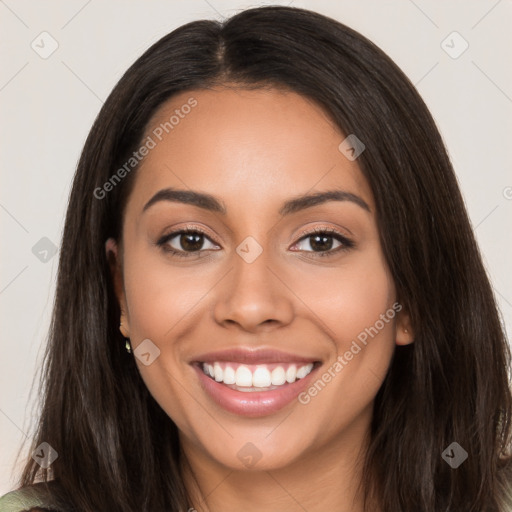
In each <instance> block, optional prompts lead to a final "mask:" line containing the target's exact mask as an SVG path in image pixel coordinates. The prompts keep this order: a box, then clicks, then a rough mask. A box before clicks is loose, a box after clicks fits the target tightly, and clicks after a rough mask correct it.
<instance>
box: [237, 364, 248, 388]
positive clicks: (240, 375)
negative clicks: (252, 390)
mask: <svg viewBox="0 0 512 512" xmlns="http://www.w3.org/2000/svg"><path fill="white" fill-rule="evenodd" d="M235 384H236V385H237V386H247V387H249V386H252V372H251V370H249V368H247V366H239V367H238V368H237V369H236V372H235Z"/></svg>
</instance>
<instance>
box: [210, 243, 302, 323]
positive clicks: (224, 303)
mask: <svg viewBox="0 0 512 512" xmlns="http://www.w3.org/2000/svg"><path fill="white" fill-rule="evenodd" d="M265 253H266V251H263V253H262V254H261V255H260V256H259V257H258V258H257V259H256V260H255V261H253V262H252V263H248V262H247V261H245V260H244V259H243V258H241V257H240V256H238V254H235V255H234V256H233V268H232V270H231V271H230V272H229V273H228V275H227V276H226V277H225V278H224V279H223V280H222V282H221V283H219V286H218V288H217V296H216V302H215V306H214V317H215V320H216V322H217V323H219V324H220V325H222V326H223V327H231V328H233V327H235V326H236V327H238V328H239V329H242V330H244V331H247V332H261V331H268V330H273V329H275V328H279V327H283V326H285V325H288V324H289V323H290V322H291V321H292V319H293V315H294V307H293V297H294V295H293V292H292V291H291V290H290V288H289V287H288V286H287V285H286V276H284V275H283V272H282V271H281V272H280V271H279V269H278V268H277V266H276V265H272V264H271V262H270V261H269V258H267V257H266V255H265Z"/></svg>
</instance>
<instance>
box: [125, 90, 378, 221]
mask: <svg viewBox="0 0 512 512" xmlns="http://www.w3.org/2000/svg"><path fill="white" fill-rule="evenodd" d="M148 137H149V138H150V139H151V140H152V143H151V144H150V145H151V146H152V148H151V149H150V150H149V151H148V153H147V155H146V156H145V157H144V159H143V161H142V164H141V166H140V167H139V169H138V171H137V176H136V180H135V187H134V189H133V193H132V196H133V197H132V199H131V200H130V202H132V203H133V204H135V205H136V206H138V208H139V209H141V208H142V207H143V203H144V202H145V201H147V200H148V199H149V197H151V196H152V195H153V194H155V193H156V192H158V190H161V189H163V188H166V187H177V188H181V189H194V190H200V191H204V192H208V193H209V194H212V195H215V196H218V197H221V198H222V199H223V202H224V203H225V204H226V205H227V206H228V210H231V211H232V213H233V214H236V213H237V212H236V211H235V210H237V209H240V208H241V207H242V206H243V208H244V209H247V208H258V209H259V210H260V211H261V209H265V208H272V207H273V205H274V204H280V203H282V202H283V201H284V200H286V199H287V198H289V197H290V196H294V195H300V194H304V193H306V192H311V191H315V190H324V189H329V188H333V187H337V188H342V189H343V190H346V191H348V192H352V193H354V194H357V195H359V196H361V197H363V199H364V200H365V201H366V202H367V203H368V204H369V205H370V206H371V207H372V206H373V201H372V195H371V191H370V188H369V186H368V184H367V182H366V180H365V178H364V177H363V175H362V173H361V171H360V170H359V167H358V165H357V161H350V160H348V159H347V158H346V156H345V155H344V154H343V153H342V152H341V151H340V150H339V149H338V147H339V145H340V143H341V142H342V141H343V140H344V139H345V135H344V134H343V133H341V131H340V130H339V129H338V127H337V126H336V125H335V124H334V123H333V121H332V120H331V119H330V117H329V116H328V115H327V113H326V112H325V111H324V110H323V109H322V108H321V107H320V106H319V105H317V104H316V103H314V102H313V101H311V100H309V99H308V98H305V97H303V96H301V95H299V94H296V93H294V92H288V91H282V90H277V89H256V90H247V89H231V88H219V89H214V90H194V91H187V92H183V93H180V94H179V95H176V96H174V97H173V98H171V99H170V100H168V101H167V102H166V103H164V104H163V105H162V106H161V107H160V108H159V109H158V111H157V112H156V114H155V115H154V116H153V118H152V119H151V120H150V122H149V123H148V127H147V129H146V133H145V136H144V139H145V140H149V139H148ZM372 210H373V208H372Z"/></svg>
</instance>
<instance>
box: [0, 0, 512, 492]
mask: <svg viewBox="0 0 512 512" xmlns="http://www.w3.org/2000/svg"><path fill="white" fill-rule="evenodd" d="M263 3H266V4H267V3H268V4H269V3H281V4H284V5H294V6H297V7H306V8H308V9H312V10H316V11H318V12H320V13H323V14H327V15H329V16H331V17H333V18H335V19H338V20H339V21H341V22H343V23H345V24H347V25H349V26H351V27H352V28H355V29H356V30H358V31H360V32H361V33H363V34H364V35H366V36H367V37H368V38H370V39H371V40H373V41H374V42H375V43H376V44H377V45H379V46H380V47H381V48H382V49H383V50H384V51H386V52H387V53H388V54H389V55H390V56H391V57H392V58H393V59H394V60H395V61H396V62H397V63H398V64H399V65H400V66H401V67H402V69H403V70H404V71H405V73H406V74H407V75H408V76H409V77H410V79H411V80H412V81H413V82H414V83H415V84H416V85H417V87H418V90H419V92H420V93H421V95H422V96H423V98H424V99H425V101H426V103H427V105H428V106H429V108H430V109H431V112H432V113H433V115H434V117H435V119H436V121H437V123H438V126H439V128H440V130H441V133H442V134H443V137H444V139H445V141H446V144H447V146H448V149H449V152H450V155H451V158H452V161H453V164H454V166H455V169H456V171H457V174H458V177H459V180H460V184H461V188H462V191H463V194H464V196H465V199H466V202H467V206H468V209H469V213H470V216H471V219H472V222H473V225H474V228H475V230H476V234H477V237H478V240H479V242H480V245H481V249H482V253H483V256H484V258H485V261H486V264H487V267H488V270H489V273H490V275H491V278H492V281H493V284H494V288H495V291H496V296H497V298H498V301H499V304H500V307H501V310H502V313H503V318H504V321H505V322H506V325H507V329H508V333H509V338H510V332H511V327H512V273H511V272H510V262H511V261H512V241H511V233H512V215H511V213H512V175H511V172H510V170H511V168H512V166H511V163H512V149H511V147H512V142H511V140H510V138H511V135H512V67H511V66H510V63H511V49H512V31H511V30H510V27H511V21H512V2H511V1H510V0H489V1H487V0H479V1H476V0H472V1H468V0H458V1H455V0H451V1H446V2H441V1H436V0H414V1H412V0H392V1H391V0H388V1H383V0H358V1H356V0H351V1H346V0H337V1H334V0H330V1H329V0H320V1H299V0H295V1H292V2H290V1H289V0H288V1H287V2H262V3H248V2H239V1H235V0H233V1H231V0H208V1H206V0H194V1H190V0H187V1H184V0H181V1H169V0H167V1H142V0H137V1H123V2H121V1H119V0H104V1H101V2H100V1H98V0H89V1H87V0H69V1H66V2H64V1H61V2H57V1H46V2H44V3H43V2H37V1H35V0H33V1H27V0H25V1H23V0H20V1H16V0H5V1H0V20H1V21H0V24H1V31H0V42H1V45H0V51H1V54H0V59H1V62H0V70H1V71H0V120H1V121H0V130H1V132H0V140H1V141H2V143H1V151H0V173H1V176H0V183H1V188H0V232H1V235H2V239H1V240H2V241H1V244H0V251H1V255H0V257H1V261H2V265H1V267H0V269H1V270H0V315H1V316H0V325H1V357H0V454H1V456H0V494H3V493H5V492H7V491H8V490H10V489H12V488H13V486H14V484H15V481H14V475H13V469H14V463H15V458H16V454H17V450H18V448H19V446H20V444H21V443H22V441H24V440H26V439H27V438H28V436H30V435H31V433H32V422H33V421H34V419H35V415H34V411H35V406H36V405H37V400H38V388H37V383H36V384H35V385H34V388H33V390H32V394H30V388H31V384H32V381H33V376H34V374H35V371H36V368H37V366H38V362H39V361H40V359H41V355H42V348H43V345H44V340H45V336H46V332H47V328H48V324H49V317H50V313H51V307H52V301H53V295H54V285H55V277H56V271H57V260H58V255H57V254H55V255H54V256H53V257H52V252H51V250H50V249H51V247H52V244H53V245H54V246H55V249H56V250H58V246H59V244H60V235H61V230H62V227H63V218H64V213H65V208H66V202H67V195H68V192H69V187H70V183H71V179H72V176H73V172H74V168H75V166H76V162H77V159H78V156H79V153H80V150H81V148H82V145H83V143H84V141H85V137H86V135H87V133H88V131H89V129H90V127H91V124H92V122H93V120H94V118H95V116H96V115H97V113H98V111H99V109H100V107H101V105H102V102H103V101H104V100H105V98H106V97H107V95H108V94H109V92H110V90H111V89H112V87H113V86H114V85H115V83H116V82H117V80H118V79H119V78H120V76H121V74H122V73H123V72H124V71H125V70H126V69H127V68H128V66H129V65H130V64H131V63H132V62H133V61H134V60H135V59H136V58H137V57H138V56H139V55H140V54H141V53H142V52H143V51H144V50H145V49H146V48H148V47H149V46H150V45H151V44H152V43H153V42H155V41H156V40H157V39H159V38H160V37H161V36H163V35H164V34H166V33H168V32H170V31H171V30H172V29H174V28H176V27H178V26H179V25H182V24H184V23H186V22H188V21H192V20H196V19H204V18H211V19H219V20H220V19H222V18H223V17H227V16H230V15H231V14H234V13H235V12H237V11H239V10H241V9H244V8H247V7H253V6H257V5H262V4H263ZM44 31H46V32H48V34H50V36H47V35H44V36H40V34H41V33H42V32H44ZM453 31H456V32H458V33H459V34H460V36H462V38H463V39H461V38H460V37H459V36H457V35H455V36H454V35H451V36H450V37H448V39H446V38H447V36H449V35H450V34H452V32H453ZM42 37H43V38H45V39H44V40H43V42H41V38H42ZM53 40H55V41H56V42H53ZM443 41H445V43H444V44H443V45H444V49H443V47H442V45H441V43H442V42H443ZM464 41H466V42H467V44H469V47H468V48H467V50H466V51H465V52H464V53H462V54H461V55H460V56H459V57H458V58H452V57H450V55H448V53H447V52H446V51H445V50H447V51H448V52H451V53H452V55H455V54H457V53H459V52H460V51H461V50H462V49H463V48H464V46H465V44H466V43H464ZM31 44H33V46H34V49H33V48H32V47H31ZM52 44H54V45H56V44H58V48H57V49H56V51H55V52H54V53H53V54H52V55H50V56H48V57H47V58H45V59H44V58H42V57H41V56H40V53H42V52H44V51H49V50H51V49H52V46H51V45H52ZM35 50H37V51H38V52H39V53H37V52H36V51H35ZM44 237H46V238H47V239H48V240H49V241H48V240H43V241H40V240H41V239H42V238H44ZM34 246H35V247H36V249H34V252H35V253H36V254H34V252H33V247H34ZM44 250H47V251H48V252H46V253H44ZM45 259H46V260H47V261H45Z"/></svg>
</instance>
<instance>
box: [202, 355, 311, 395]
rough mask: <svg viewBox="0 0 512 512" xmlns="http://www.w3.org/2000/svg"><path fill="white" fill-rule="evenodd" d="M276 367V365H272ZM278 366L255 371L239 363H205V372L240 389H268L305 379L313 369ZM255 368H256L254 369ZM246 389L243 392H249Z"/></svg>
mask: <svg viewBox="0 0 512 512" xmlns="http://www.w3.org/2000/svg"><path fill="white" fill-rule="evenodd" d="M272 366H274V365H272ZM285 367H286V365H283V366H277V367H275V368H273V370H270V369H269V368H268V367H267V365H264V364H263V365H257V366H256V367H255V369H254V371H251V369H250V368H249V367H248V366H245V365H243V364H239V363H220V362H214V363H213V364H210V363H203V364H202V369H203V372H204V373H205V374H206V375H208V376H210V377H211V378H212V379H215V381H216V382H223V383H224V384H229V385H236V386H237V387H240V388H242V387H243V388H268V387H270V386H282V385H283V384H286V383H290V384H291V383H293V382H295V381H296V380H297V379H303V378H304V377H306V376H307V375H308V374H309V373H310V372H311V370H312V369H313V363H309V364H306V365H303V366H299V367H298V368H297V365H296V364H291V365H289V366H288V367H287V368H286V369H285ZM253 368H254V367H253ZM249 390H250V389H246V390H245V389H244V390H242V391H249Z"/></svg>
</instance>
